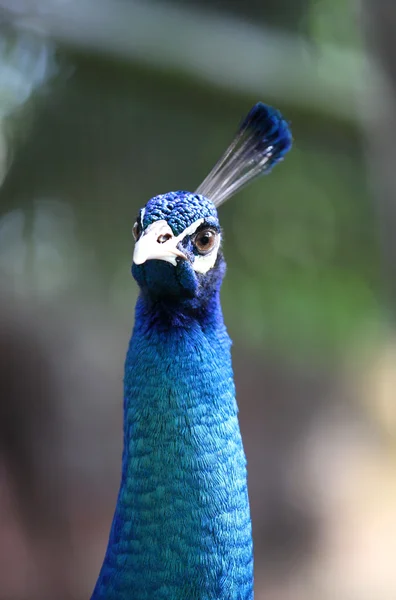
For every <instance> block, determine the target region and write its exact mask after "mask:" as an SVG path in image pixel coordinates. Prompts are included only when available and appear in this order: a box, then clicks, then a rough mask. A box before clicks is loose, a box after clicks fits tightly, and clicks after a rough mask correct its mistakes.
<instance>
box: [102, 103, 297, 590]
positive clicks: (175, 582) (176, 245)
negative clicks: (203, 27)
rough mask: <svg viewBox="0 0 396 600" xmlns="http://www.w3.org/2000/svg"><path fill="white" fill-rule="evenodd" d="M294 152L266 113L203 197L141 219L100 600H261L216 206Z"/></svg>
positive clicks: (177, 198)
mask: <svg viewBox="0 0 396 600" xmlns="http://www.w3.org/2000/svg"><path fill="white" fill-rule="evenodd" d="M290 145H291V134H290V131H289V128H288V126H287V124H286V122H285V121H284V119H283V117H282V116H281V114H280V113H279V112H278V111H277V110H275V109H273V108H270V107H267V106H265V105H264V104H261V103H259V104H257V105H256V106H255V107H253V109H252V110H251V111H250V113H249V114H248V115H247V117H246V118H245V119H244V121H243V122H242V124H241V126H240V129H239V132H238V134H237V136H236V138H235V140H234V142H233V143H232V144H231V146H230V148H229V149H228V151H227V152H226V153H225V155H224V156H223V157H222V159H221V161H220V162H219V163H218V165H217V166H216V167H215V169H214V170H213V171H212V173H211V174H210V176H209V177H208V178H207V179H206V180H205V182H204V184H202V186H200V188H199V190H200V193H197V192H196V193H190V192H185V191H178V192H169V193H168V194H162V195H159V196H155V197H154V198H152V199H151V200H149V202H148V203H147V204H146V206H145V207H144V208H142V209H141V211H140V212H139V215H138V219H137V222H136V224H135V226H134V228H133V231H134V235H135V238H136V246H135V252H134V261H133V265H132V274H133V276H134V278H135V280H136V281H137V283H138V285H139V287H140V296H139V299H138V301H137V304H136V311H135V325H134V329H133V333H132V337H131V340H130V344H129V349H128V352H127V357H126V362H125V377H124V451H123V458H122V475H121V485H120V490H119V494H118V500H117V505H116V509H115V514H114V518H113V523H112V527H111V532H110V538H109V543H108V546H107V551H106V555H105V558H104V562H103V565H102V569H101V571H100V575H99V578H98V581H97V583H96V586H95V589H94V592H93V595H92V600H153V599H154V598H155V600H253V542H252V531H251V520H250V509H249V499H248V492H247V472H246V458H245V454H244V450H243V445H242V439H241V434H240V430H239V423H238V407H237V403H236V399H235V388H234V381H233V372H232V364H231V352H230V348H231V341H230V339H229V337H228V334H227V331H226V327H225V325H224V321H223V315H222V310H221V304H220V288H221V283H222V280H223V277H224V274H225V268H226V266H225V261H224V258H223V254H222V250H221V228H220V223H219V220H218V216H217V210H216V205H218V204H220V203H221V202H223V201H224V200H225V199H227V198H228V197H230V195H232V194H233V193H234V192H235V191H236V190H237V189H239V188H240V187H241V186H242V185H245V183H247V182H248V181H250V180H251V179H252V178H254V177H256V176H257V175H258V174H261V173H263V172H268V171H269V170H270V169H271V168H272V167H273V166H274V165H275V164H276V163H277V162H278V161H279V160H281V159H282V158H283V156H284V155H285V154H286V152H287V151H288V150H289V148H290ZM200 236H201V237H200ZM198 240H199V243H198Z"/></svg>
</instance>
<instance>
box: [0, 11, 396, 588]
mask: <svg viewBox="0 0 396 600" xmlns="http://www.w3.org/2000/svg"><path fill="white" fill-rule="evenodd" d="M395 29H396V4H394V3H393V2H390V1H388V0H362V2H361V3H358V2H352V1H348V0H265V1H263V0H260V1H258V0H257V1H256V0H249V1H248V0H246V1H245V2H243V3H242V2H236V1H234V0H216V1H211V2H209V1H208V0H194V1H190V2H181V1H173V2H167V1H162V2H159V1H157V2H154V1H152V0H146V1H145V2H144V1H143V0H141V1H140V2H138V1H134V0H96V1H94V0H0V181H1V187H0V393H1V398H0V600H31V599H33V600H49V599H51V600H54V599H56V600H84V599H85V600H86V599H87V598H89V597H90V593H91V591H92V588H93V585H94V582H95V580H96V577H97V574H98V571H99V568H100V564H101V561H102V558H103V554H104V550H105V546H106V543H107V536H108V532H109V527H110V522H111V518H112V514H113V510H114V505H115V501H116V494H117V489H118V483H119V476H120V460H121V443H122V432H121V427H122V376H123V362H124V355H125V350H126V346H127V343H128V339H129V336H130V331H131V328H132V325H133V307H134V302H135V299H136V294H137V289H136V285H135V284H134V282H133V280H132V278H131V276H130V263H131V254H132V237H131V228H132V225H133V223H134V220H135V216H136V212H137V209H138V208H139V207H140V206H141V205H142V204H144V203H145V202H146V201H147V199H149V198H150V197H152V196H153V195H156V194H158V193H162V192H166V191H168V190H173V189H195V187H196V186H197V185H198V184H199V183H200V181H201V180H202V179H203V177H204V176H205V175H206V173H207V171H208V170H209V169H210V168H211V166H212V165H213V163H214V161H215V160H216V159H217V158H218V156H219V154H220V153H221V152H222V151H223V149H224V148H225V146H226V145H227V143H228V142H229V141H230V139H231V137H232V135H233V133H234V131H235V128H236V126H237V123H238V121H239V119H240V118H241V117H242V116H243V115H244V114H245V113H246V112H247V111H248V110H249V108H250V106H251V105H252V104H254V103H255V102H256V101H257V100H259V99H260V100H263V101H265V102H268V103H272V104H274V105H276V106H277V107H279V108H280V109H281V110H282V111H283V112H284V114H285V115H286V117H287V118H288V119H290V120H291V121H292V127H293V133H294V137H295V145H294V149H293V151H292V153H291V154H290V155H289V156H288V157H287V160H286V161H285V163H284V164H282V165H280V166H279V167H277V168H276V169H275V171H274V172H273V174H271V176H270V177H267V178H263V179H262V180H260V181H259V182H257V183H255V184H254V185H252V186H251V187H249V188H248V189H246V190H245V191H243V192H242V193H241V194H240V195H239V196H238V197H237V198H235V199H234V200H232V201H231V202H229V203H227V204H226V205H225V206H224V207H222V208H221V219H222V224H223V227H224V230H225V236H226V241H225V253H226V257H227V261H228V267H229V268H228V274H227V278H226V281H225V283H224V288H223V295H222V300H223V307H224V312H225V318H226V321H227V324H228V327H229V330H230V333H231V335H232V337H233V339H234V364H235V377H236V383H237V390H238V400H239V405H240V416H241V426H242V430H243V436H244V441H245V447H246V452H247V455H248V462H249V485H250V495H251V503H252V512H253V530H254V538H255V556H256V559H255V560H256V597H257V599H258V600H261V599H263V600H264V599H265V600H303V599H304V600H318V599H319V598H320V599H321V600H334V599H335V598H337V600H395V598H396V570H395V568H394V564H395V557H396V541H395V540H396V335H395V317H396V236H395V234H394V230H395V228H396V170H395V164H396V146H395V144H394V139H395V134H396V42H395V41H394V31H395Z"/></svg>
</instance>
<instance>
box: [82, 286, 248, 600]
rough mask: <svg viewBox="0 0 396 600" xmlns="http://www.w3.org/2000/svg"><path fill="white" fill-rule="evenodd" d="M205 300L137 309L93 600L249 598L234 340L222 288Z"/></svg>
mask: <svg viewBox="0 0 396 600" xmlns="http://www.w3.org/2000/svg"><path fill="white" fill-rule="evenodd" d="M209 302H210V306H209V305H208V307H207V310H201V311H199V310H193V311H191V310H190V308H191V307H190V308H189V310H187V311H186V310H184V311H183V310H182V309H180V307H179V309H178V308H177V305H174V306H172V303H171V304H169V303H167V304H166V305H164V304H162V305H161V303H158V302H152V301H151V300H149V299H148V298H147V297H146V298H145V297H144V296H141V297H140V298H139V301H138V303H137V307H136V322H135V328H134V333H133V336H132V338H131V342H130V346H129V350H128V354H127V360H126V365H125V404H124V408H125V415H124V419H125V420H124V455H123V473H122V483H121V488H120V492H119V498H118V503H117V509H116V513H115V516H114V520H113V525H112V530H111V535H110V541H109V546H108V550H107V553H106V557H105V562H104V565H103V567H102V571H101V574H100V577H99V581H98V584H97V586H96V589H95V592H94V595H93V599H94V600H99V599H101V600H102V599H106V600H113V599H114V600H115V599H117V600H130V598H133V599H134V600H149V599H150V600H151V599H152V598H156V599H158V600H170V599H172V600H193V599H194V600H242V598H243V599H245V600H246V599H251V598H253V591H252V587H253V573H252V540H251V524H250V514H249V504H248V496H247V486H246V464H245V462H246V461H245V456H244V452H243V447H242V442H241V437H240V432H239V425H238V418H237V406H236V402H235V393H234V384H233V374H232V367H231V358H230V340H229V337H228V335H227V332H226V329H225V326H224V323H223V319H222V314H221V309H220V303H219V293H218V291H216V292H214V293H213V295H212V297H211V298H210V300H209Z"/></svg>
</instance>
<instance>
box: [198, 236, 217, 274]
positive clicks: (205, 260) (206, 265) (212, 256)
mask: <svg viewBox="0 0 396 600" xmlns="http://www.w3.org/2000/svg"><path fill="white" fill-rule="evenodd" d="M219 247H220V235H217V237H216V244H215V245H214V246H213V248H212V250H211V251H210V252H209V254H205V255H202V254H195V260H194V262H193V264H192V268H193V269H194V271H195V272H196V273H207V272H208V271H209V270H210V269H213V267H214V266H215V263H216V260H217V254H218V251H219Z"/></svg>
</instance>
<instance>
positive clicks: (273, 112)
mask: <svg viewBox="0 0 396 600" xmlns="http://www.w3.org/2000/svg"><path fill="white" fill-rule="evenodd" d="M291 145H292V135H291V131H290V128H289V125H288V123H287V122H286V121H285V119H284V118H283V116H282V114H281V113H280V112H279V110H277V109H276V108H273V107H272V106H267V105H266V104H263V103H262V102H258V103H257V104H256V105H255V106H253V108H252V109H251V110H250V111H249V113H248V114H247V116H246V117H245V118H244V119H243V121H242V123H241V125H240V127H239V129H238V132H237V134H236V136H235V138H234V140H233V141H232V143H231V144H230V146H229V147H228V148H227V150H226V151H225V153H224V154H223V155H222V157H221V158H220V160H219V161H218V162H217V163H216V165H215V166H214V167H213V169H212V171H211V172H210V173H209V175H208V176H207V177H206V179H205V180H204V181H203V182H202V184H201V185H200V186H199V187H198V189H197V193H199V194H203V195H204V196H206V197H207V198H210V199H211V200H212V202H213V203H214V205H215V206H219V205H220V204H222V203H223V202H225V201H226V200H228V198H230V197H231V196H233V195H234V194H235V193H236V192H237V191H239V190H240V189H241V188H242V187H244V186H245V185H247V184H248V183H250V182H251V181H252V180H253V179H255V178H256V177H259V176H260V175H264V174H266V173H269V172H270V171H271V169H272V168H273V167H274V166H275V165H276V164H277V163H278V162H279V161H281V160H282V159H283V157H284V156H285V154H286V153H287V152H288V151H289V150H290V148H291Z"/></svg>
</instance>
